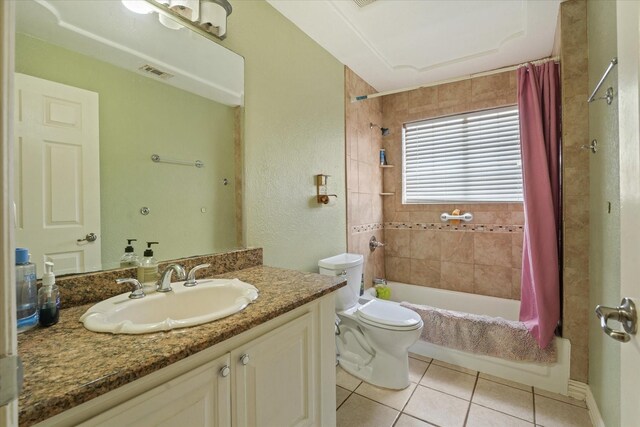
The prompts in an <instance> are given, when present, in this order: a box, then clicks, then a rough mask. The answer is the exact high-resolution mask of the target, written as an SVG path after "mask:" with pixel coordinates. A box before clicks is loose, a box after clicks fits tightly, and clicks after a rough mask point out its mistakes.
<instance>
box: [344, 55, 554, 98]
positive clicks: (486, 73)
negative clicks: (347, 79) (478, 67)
mask: <svg viewBox="0 0 640 427" xmlns="http://www.w3.org/2000/svg"><path fill="white" fill-rule="evenodd" d="M549 61H555V62H558V61H560V57H559V56H552V57H548V58H541V59H536V60H535V61H528V62H525V63H522V64H518V65H509V66H507V67H502V68H496V69H495V70H490V71H483V72H481V73H474V74H467V75H464V76H460V77H454V78H452V79H445V80H440V81H437V82H433V83H427V84H424V85H420V86H414V87H409V88H405V89H396V90H389V91H386V92H378V93H372V94H371V95H360V96H354V97H352V98H351V102H352V103H353V102H358V101H364V100H367V99H372V98H378V97H380V96H386V95H393V94H396V93H400V92H407V91H410V90H415V89H422V88H426V87H432V86H438V85H441V84H445V83H455V82H459V81H461V80H468V79H472V78H474V77H484V76H490V75H492V74H499V73H504V72H507V71H513V70H517V69H518V68H520V67H522V66H524V65H527V64H533V65H539V64H543V63H545V62H549Z"/></svg>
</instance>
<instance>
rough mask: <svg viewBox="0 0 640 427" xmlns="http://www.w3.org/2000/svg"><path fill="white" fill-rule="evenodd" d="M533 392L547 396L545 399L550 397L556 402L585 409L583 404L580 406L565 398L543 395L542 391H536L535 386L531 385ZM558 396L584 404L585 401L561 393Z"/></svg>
mask: <svg viewBox="0 0 640 427" xmlns="http://www.w3.org/2000/svg"><path fill="white" fill-rule="evenodd" d="M533 393H534V394H536V395H538V396H540V397H544V398H547V399H551V400H554V401H556V402H560V403H566V404H567V405H571V406H575V407H576V408H580V409H587V408H586V407H585V406H582V405H579V404H576V403H573V402H567V401H565V400H561V399H557V398H555V397H550V396H545V395H544V394H542V393H536V390H535V387H533ZM548 393H552V392H548ZM560 396H562V397H565V398H568V399H573V400H575V401H578V402H582V403H583V404H584V405H586V401H584V400H578V399H576V398H574V397H571V396H564V395H562V394H561V395H560Z"/></svg>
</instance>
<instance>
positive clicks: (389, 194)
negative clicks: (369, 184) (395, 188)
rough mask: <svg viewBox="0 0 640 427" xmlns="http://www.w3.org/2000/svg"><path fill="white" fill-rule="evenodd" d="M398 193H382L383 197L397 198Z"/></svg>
mask: <svg viewBox="0 0 640 427" xmlns="http://www.w3.org/2000/svg"><path fill="white" fill-rule="evenodd" d="M395 194H396V193H380V195H381V196H395Z"/></svg>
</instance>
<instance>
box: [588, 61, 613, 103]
mask: <svg viewBox="0 0 640 427" xmlns="http://www.w3.org/2000/svg"><path fill="white" fill-rule="evenodd" d="M617 63H618V58H617V57H616V58H612V59H611V62H609V66H608V67H607V69H606V70H605V71H604V74H603V75H602V77H601V78H600V81H599V82H598V84H597V85H596V88H595V89H593V92H592V93H591V96H590V97H589V99H587V102H591V101H596V100H597V99H606V100H607V104H611V102H612V101H613V88H609V89H607V93H606V96H604V97H602V98H597V99H595V98H594V97H595V96H596V93H598V90H599V89H600V86H602V83H604V80H605V79H606V78H607V76H608V75H609V73H610V72H611V70H612V69H613V67H615V66H616V64H617Z"/></svg>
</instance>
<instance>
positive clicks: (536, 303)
mask: <svg viewBox="0 0 640 427" xmlns="http://www.w3.org/2000/svg"><path fill="white" fill-rule="evenodd" d="M558 68H559V66H558V64H555V63H554V62H553V61H551V62H547V63H544V64H542V65H538V66H535V65H532V64H527V65H526V66H523V67H521V68H519V69H518V73H517V78H518V109H519V112H520V144H521V148H522V178H523V196H524V214H525V223H524V242H523V251H522V285H521V286H522V297H521V304H520V321H522V322H524V323H525V325H526V326H527V329H528V330H529V332H530V333H531V334H532V335H533V337H534V338H535V339H536V340H537V341H538V344H539V345H540V347H541V348H545V347H547V345H548V344H549V343H550V342H551V340H552V339H553V335H554V330H555V328H556V326H557V324H558V321H559V319H560V272H559V261H558V254H559V243H558V242H559V241H558V236H559V227H560V169H559V162H560V88H559V70H558Z"/></svg>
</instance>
